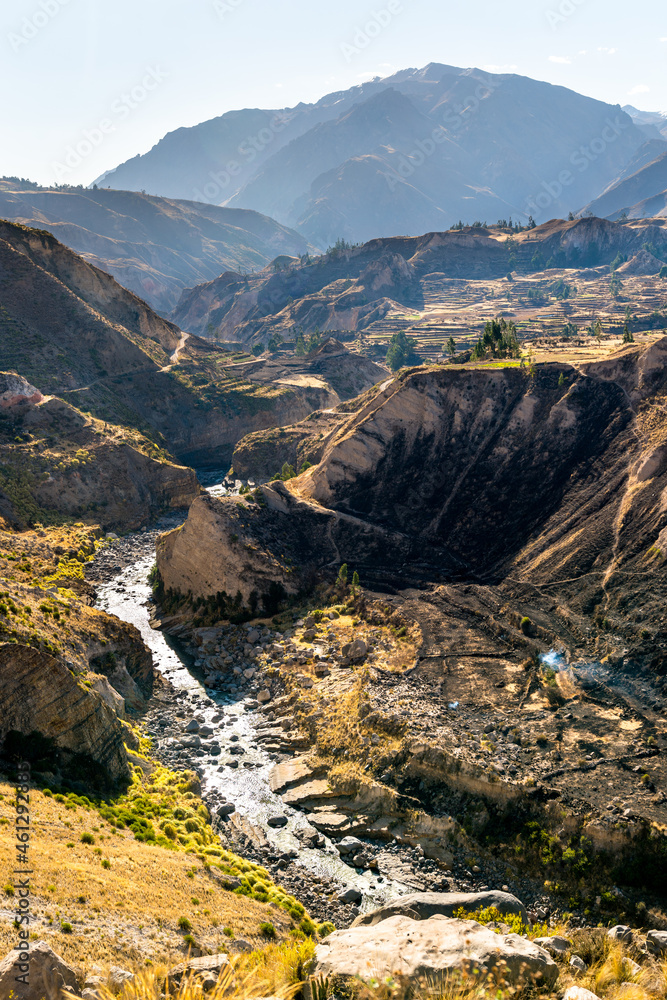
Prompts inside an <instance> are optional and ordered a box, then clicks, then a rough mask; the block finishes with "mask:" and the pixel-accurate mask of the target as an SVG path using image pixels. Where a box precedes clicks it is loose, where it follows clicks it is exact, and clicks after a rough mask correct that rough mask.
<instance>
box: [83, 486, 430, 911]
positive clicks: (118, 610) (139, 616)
mask: <svg viewBox="0 0 667 1000" xmlns="http://www.w3.org/2000/svg"><path fill="white" fill-rule="evenodd" d="M213 490H215V491H216V493H218V494H220V493H221V492H223V490H222V488H221V487H215V486H214V487H213V488H212V489H211V492H213ZM153 537H154V536H153V534H152V533H151V535H149V536H148V537H147V536H146V535H145V534H141V533H137V534H136V535H134V536H130V538H125V539H123V540H122V545H123V548H124V550H125V553H126V554H127V548H128V545H129V546H130V553H131V554H130V559H132V551H133V549H134V548H136V558H135V559H134V561H130V563H129V565H127V566H125V568H123V569H119V571H118V572H117V573H115V575H114V576H113V577H112V578H111V579H110V580H108V581H107V582H103V583H99V584H97V586H96V591H97V600H96V607H98V608H99V609H100V610H102V611H106V612H107V613H108V614H111V615H115V616H117V617H118V618H120V619H122V620H123V621H126V622H129V623H130V624H132V625H134V626H135V627H136V628H137V629H138V630H139V632H140V633H141V636H142V638H143V640H144V642H145V643H146V645H147V646H148V648H149V649H150V650H151V652H152V654H153V662H154V665H155V667H156V669H157V670H158V671H159V672H160V673H161V674H162V675H163V677H164V678H165V679H166V680H167V681H169V683H170V684H171V685H172V687H173V688H174V689H175V690H176V691H177V692H183V695H182V697H181V702H182V703H183V705H184V707H186V708H187V709H188V715H189V717H191V716H193V715H196V716H197V717H198V718H199V719H203V722H202V723H201V724H202V725H204V724H206V725H209V726H210V727H211V729H213V730H214V733H215V738H220V740H221V741H222V740H224V741H225V742H226V743H228V742H229V741H230V740H233V741H234V743H235V745H236V746H238V747H240V748H242V751H243V753H242V761H243V763H242V764H241V763H238V758H237V761H234V762H228V763H220V762H219V760H218V759H217V758H215V757H211V756H209V755H204V756H195V757H193V760H192V766H193V769H195V770H196V771H197V773H198V774H199V775H200V777H201V781H202V793H203V797H204V800H205V801H207V800H208V801H213V802H214V801H216V799H217V801H220V796H222V797H224V798H225V799H227V801H228V802H232V803H234V804H235V806H236V812H237V814H239V815H240V816H242V817H244V818H245V819H246V820H248V821H249V822H250V823H251V824H252V825H253V826H254V827H257V828H259V829H261V830H262V831H263V833H264V835H265V837H266V839H267V840H268V842H269V844H270V846H271V848H273V851H274V853H276V854H279V855H282V856H285V855H286V854H287V853H289V852H293V856H294V854H295V855H296V856H295V857H294V860H295V864H296V865H298V866H300V867H301V868H302V869H303V872H302V875H303V877H304V879H305V880H306V881H309V879H308V873H311V874H312V875H317V876H318V877H319V878H320V879H322V880H323V881H326V882H332V883H335V884H336V885H338V886H339V887H340V888H341V889H348V888H354V889H356V890H358V892H359V893H361V896H362V900H361V902H360V903H359V904H358V908H359V910H360V911H361V912H365V911H367V910H369V909H373V908H375V907H376V906H378V905H380V904H381V903H384V902H386V901H388V900H389V899H393V898H396V897H397V896H400V895H405V894H406V893H408V892H411V891H414V890H413V889H410V888H408V886H406V885H403V884H401V883H400V882H395V881H391V880H390V879H387V878H384V877H383V876H381V875H378V874H377V873H375V872H372V871H361V870H359V869H356V868H353V867H351V866H349V865H347V864H345V862H344V861H343V860H342V859H341V857H340V856H339V854H338V851H337V850H336V848H335V847H334V846H333V844H332V843H331V842H330V841H329V840H325V845H324V847H322V848H307V847H304V846H303V844H302V842H301V840H300V838H299V833H301V834H302V835H303V833H304V832H305V831H306V830H310V831H311V832H313V831H312V827H310V825H309V824H308V821H307V819H306V816H305V815H304V814H303V813H302V812H300V811H298V810H296V809H293V808H290V807H288V806H286V805H285V804H284V803H283V801H282V799H281V798H280V796H278V795H276V794H275V793H274V792H272V791H271V787H270V784H269V777H270V774H271V771H272V769H273V767H274V766H275V764H274V761H273V760H272V759H271V758H270V756H269V754H268V753H267V752H266V751H265V750H264V749H263V748H262V746H261V744H260V743H258V741H257V735H256V729H255V727H256V725H257V724H258V722H260V721H262V722H264V721H265V719H264V718H263V717H262V716H261V715H259V714H258V713H257V712H256V711H255V710H248V709H246V707H245V701H246V700H248V699H247V698H245V697H244V696H243V695H242V694H239V696H238V699H240V700H235V699H234V698H233V697H231V696H225V695H223V694H216V693H212V692H210V691H209V690H207V689H205V688H204V685H203V683H202V682H201V681H200V680H199V679H198V677H197V676H196V671H195V670H194V668H193V665H192V660H191V658H190V657H189V656H188V655H187V653H186V652H185V651H184V650H181V649H179V646H178V644H177V643H176V642H175V641H174V640H172V639H171V638H169V637H167V636H165V635H164V634H163V633H162V632H159V631H155V630H154V629H153V628H151V625H150V610H151V602H152V595H151V589H150V585H149V583H148V574H149V572H150V569H151V567H152V566H153V564H154V562H155V557H154V554H153V552H152V551H151V549H150V548H149V547H148V544H147V543H148V542H149V540H150V539H152V538H153ZM113 544H114V543H113V542H112V545H113ZM190 713H191V714H190ZM214 720H215V721H214ZM170 723H171V731H169V729H167V730H166V731H165V732H164V736H163V738H162V739H161V740H160V743H163V742H164V743H168V742H169V740H170V739H171V738H173V737H180V736H181V735H182V720H181V723H180V725H179V720H177V719H176V718H175V717H174V718H172V719H171V720H170ZM234 764H236V766H234ZM281 815H282V816H286V817H287V825H286V826H284V827H283V828H282V829H273V828H272V827H270V826H269V823H268V821H269V819H270V818H271V817H275V816H281Z"/></svg>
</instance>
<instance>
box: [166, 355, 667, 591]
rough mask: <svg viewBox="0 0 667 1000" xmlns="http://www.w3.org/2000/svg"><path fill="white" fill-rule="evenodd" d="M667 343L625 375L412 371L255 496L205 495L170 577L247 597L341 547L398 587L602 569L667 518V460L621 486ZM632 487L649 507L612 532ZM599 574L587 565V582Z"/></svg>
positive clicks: (322, 572) (557, 369)
mask: <svg viewBox="0 0 667 1000" xmlns="http://www.w3.org/2000/svg"><path fill="white" fill-rule="evenodd" d="M665 360H667V340H662V341H660V342H658V343H656V344H654V345H652V347H651V348H649V349H646V350H643V351H642V350H635V351H633V352H631V353H630V354H628V355H627V356H625V357H624V359H621V362H619V367H620V370H621V374H620V375H618V374H617V373H616V372H615V371H612V370H610V369H609V368H605V366H604V365H602V364H601V365H600V366H595V365H593V366H590V367H589V369H588V372H587V374H586V375H582V374H581V373H580V372H578V371H576V370H575V369H573V368H571V367H569V366H567V365H556V364H550V365H545V366H542V367H540V366H538V368H537V371H536V373H535V376H534V377H533V378H531V377H528V375H527V374H526V373H524V372H523V371H520V370H518V369H516V368H507V369H505V370H502V369H501V370H494V371H484V370H482V371H479V370H478V371H475V370H471V371H465V370H462V371H451V370H447V369H440V370H438V369H436V370H432V371H423V370H414V371H410V372H407V373H406V374H405V375H404V376H402V377H400V378H394V379H393V380H392V381H391V382H390V383H389V384H388V385H384V386H382V387H380V388H379V389H376V390H374V391H373V392H371V393H369V394H368V398H365V397H362V399H361V400H360V401H359V409H358V410H357V411H356V412H352V414H351V415H350V417H349V419H348V420H347V421H346V422H345V423H343V424H342V426H340V427H339V428H338V430H337V431H336V432H335V433H334V434H333V436H332V437H331V438H330V439H329V442H328V444H327V446H326V448H325V450H324V454H323V455H322V458H321V460H320V462H319V464H318V465H317V466H315V467H314V468H312V469H309V470H308V471H307V472H306V473H305V474H303V475H302V476H300V477H298V478H297V479H295V480H292V481H290V482H289V483H286V484H283V483H272V484H270V485H268V486H265V487H262V488H261V489H260V490H259V491H258V492H257V493H256V495H254V496H251V497H249V498H248V499H227V500H223V501H218V500H211V499H210V498H200V499H199V500H197V501H195V503H194V504H193V506H192V508H191V511H190V516H189V518H188V521H187V522H186V524H185V526H184V527H183V528H182V529H181V530H179V531H178V532H176V533H174V534H172V535H171V536H166V537H165V538H164V539H162V541H161V543H160V545H159V547H158V566H159V569H160V573H161V575H162V578H163V581H164V583H165V586H166V587H167V588H170V589H173V590H176V591H180V592H182V593H187V592H188V591H192V594H193V595H194V596H195V597H199V596H201V597H208V596H209V595H211V594H215V593H217V592H219V591H226V592H227V593H228V594H236V593H237V592H238V591H240V592H241V594H242V596H243V598H244V600H245V601H246V602H247V601H248V600H249V598H250V595H251V594H252V593H253V592H256V593H257V594H259V595H260V596H261V595H264V594H266V593H267V590H268V589H269V588H270V587H271V586H273V589H274V590H275V589H276V588H279V589H280V590H281V591H284V592H285V593H290V594H296V593H298V592H299V591H301V590H304V589H306V588H307V587H309V586H310V585H311V583H312V581H313V579H314V578H316V577H318V576H319V577H324V578H327V576H328V577H329V578H330V579H331V578H332V575H333V576H335V572H336V571H337V568H338V566H340V565H341V563H348V564H349V565H350V566H351V567H354V568H355V569H357V570H358V572H359V574H360V576H361V578H362V580H363V581H364V582H365V583H368V584H370V585H373V584H376V585H382V586H384V585H387V584H388V585H390V586H391V587H395V586H397V585H398V586H400V585H401V584H403V585H405V584H408V583H410V582H418V581H431V582H435V581H445V580H461V579H468V580H487V581H493V580H501V579H503V577H504V576H506V575H507V574H508V573H510V572H512V573H517V572H519V573H520V574H521V575H522V576H523V575H524V574H526V578H528V576H530V578H531V579H533V580H535V576H537V578H538V579H545V580H546V579H548V580H549V582H550V583H552V584H553V583H557V581H558V580H559V579H562V580H563V581H565V580H567V579H569V578H571V577H573V576H578V577H582V576H583V577H585V574H587V573H589V571H592V570H594V568H595V567H600V569H599V570H598V571H596V572H595V573H593V577H595V576H597V579H598V585H599V581H601V580H602V579H603V577H604V576H605V572H606V570H607V569H608V568H610V569H611V567H612V566H614V565H616V563H617V562H625V561H627V560H632V559H633V558H637V556H636V555H635V552H636V551H637V549H636V546H637V545H639V546H641V545H642V544H644V545H645V546H646V548H649V547H650V546H651V545H653V544H655V543H656V541H657V539H658V536H659V535H660V533H661V531H662V530H663V529H664V527H665V516H664V513H663V511H662V507H661V506H660V501H659V497H660V492H661V483H662V484H663V485H664V482H665V473H660V472H656V474H655V475H654V476H653V478H651V479H649V480H647V482H646V483H645V484H644V485H643V486H642V487H641V488H640V490H639V492H637V490H636V489H635V488H634V486H633V487H632V489H630V491H629V492H627V493H626V490H628V489H629V488H630V484H631V483H633V482H634V479H633V477H634V474H635V471H636V470H637V471H638V468H637V467H639V468H641V467H642V465H643V463H642V462H641V457H642V455H643V454H645V447H646V446H645V445H642V444H640V442H639V441H638V440H637V435H636V433H635V430H634V427H635V422H636V419H637V417H636V409H637V408H638V407H639V406H640V405H641V406H645V405H646V406H649V405H650V399H651V398H652V396H653V395H654V394H655V393H656V392H659V391H661V387H662V386H663V384H664V383H665V367H664V365H665ZM633 378H634V380H635V382H636V384H637V386H638V389H637V392H636V394H635V396H636V402H633V401H631V400H630V398H629V397H628V390H627V386H628V385H630V383H631V382H632V379H633ZM643 401H646V402H645V403H644V402H643ZM660 433H662V432H660ZM664 436H665V437H667V429H665V434H664ZM658 444H659V445H660V447H662V441H661V440H660V441H657V440H656V442H655V444H654V445H653V450H655V448H656V447H657V446H658ZM624 503H630V504H632V505H633V506H636V505H637V504H641V505H644V506H646V505H648V506H647V507H646V514H645V516H642V519H641V521H638V520H637V519H636V518H631V517H629V516H627V515H626V516H625V517H624V519H623V522H622V524H621V525H620V528H619V530H620V539H617V540H615V539H616V534H615V532H616V526H617V525H618V516H619V510H620V507H621V505H622V504H624ZM593 521H594V523H595V525H596V527H595V530H594V531H586V532H584V528H585V527H588V528H591V525H592V523H593ZM582 532H583V534H582ZM638 533H640V534H638ZM640 536H641V537H640ZM626 537H627V542H626ZM584 538H585V541H584ZM631 539H635V541H634V542H633V541H632V540H631ZM658 577H659V574H658ZM535 582H537V581H536V580H535ZM595 585H596V584H595V580H594V579H593V578H591V580H590V581H589V582H588V583H587V582H586V580H585V579H584V580H583V581H582V587H583V591H582V589H581V588H580V591H579V597H580V599H582V597H583V599H585V592H586V591H587V590H589V589H590V588H591V587H595Z"/></svg>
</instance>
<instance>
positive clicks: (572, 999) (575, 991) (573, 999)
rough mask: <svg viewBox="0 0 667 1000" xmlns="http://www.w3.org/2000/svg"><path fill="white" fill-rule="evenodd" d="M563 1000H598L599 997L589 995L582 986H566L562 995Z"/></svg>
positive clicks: (594, 994)
mask: <svg viewBox="0 0 667 1000" xmlns="http://www.w3.org/2000/svg"><path fill="white" fill-rule="evenodd" d="M563 1000H599V997H598V995H597V993H591V991H590V990H585V989H584V987H583V986H568V988H567V989H566V990H565V993H563Z"/></svg>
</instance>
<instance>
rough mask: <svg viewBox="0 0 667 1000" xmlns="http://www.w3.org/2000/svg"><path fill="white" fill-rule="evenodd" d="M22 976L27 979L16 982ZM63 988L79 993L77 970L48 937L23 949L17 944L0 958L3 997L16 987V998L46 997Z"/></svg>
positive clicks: (55, 993)
mask: <svg viewBox="0 0 667 1000" xmlns="http://www.w3.org/2000/svg"><path fill="white" fill-rule="evenodd" d="M19 976H26V977H27V980H28V982H27V983H17V982H16V977H19ZM62 989H68V990H71V992H72V993H74V994H76V995H77V996H78V995H79V987H78V983H77V976H76V972H75V971H74V969H73V968H72V967H71V966H69V965H67V963H66V962H65V961H64V959H62V958H61V957H60V955H57V954H56V952H55V951H53V949H52V948H51V947H50V946H49V945H48V944H47V943H46V941H36V942H35V943H34V944H33V943H30V944H29V946H27V947H26V948H25V950H24V951H22V950H20V949H19V948H14V949H13V951H10V952H9V954H8V955H7V956H6V957H5V958H4V959H3V961H2V962H0V997H3V998H4V997H9V996H10V994H11V992H12V990H13V991H14V997H15V1000H43V998H44V997H45V996H47V997H48V996H57V995H58V991H59V990H62Z"/></svg>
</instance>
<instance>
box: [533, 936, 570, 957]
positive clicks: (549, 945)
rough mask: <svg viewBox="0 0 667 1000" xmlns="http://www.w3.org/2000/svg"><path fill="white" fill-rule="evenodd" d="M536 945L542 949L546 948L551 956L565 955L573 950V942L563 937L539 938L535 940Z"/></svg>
mask: <svg viewBox="0 0 667 1000" xmlns="http://www.w3.org/2000/svg"><path fill="white" fill-rule="evenodd" d="M533 940H534V943H535V944H536V945H538V946H539V947H540V948H544V950H545V951H548V952H549V953H550V954H551V955H565V954H566V953H567V952H568V951H571V950H572V942H571V941H568V939H567V938H562V937H539V938H534V939H533Z"/></svg>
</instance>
